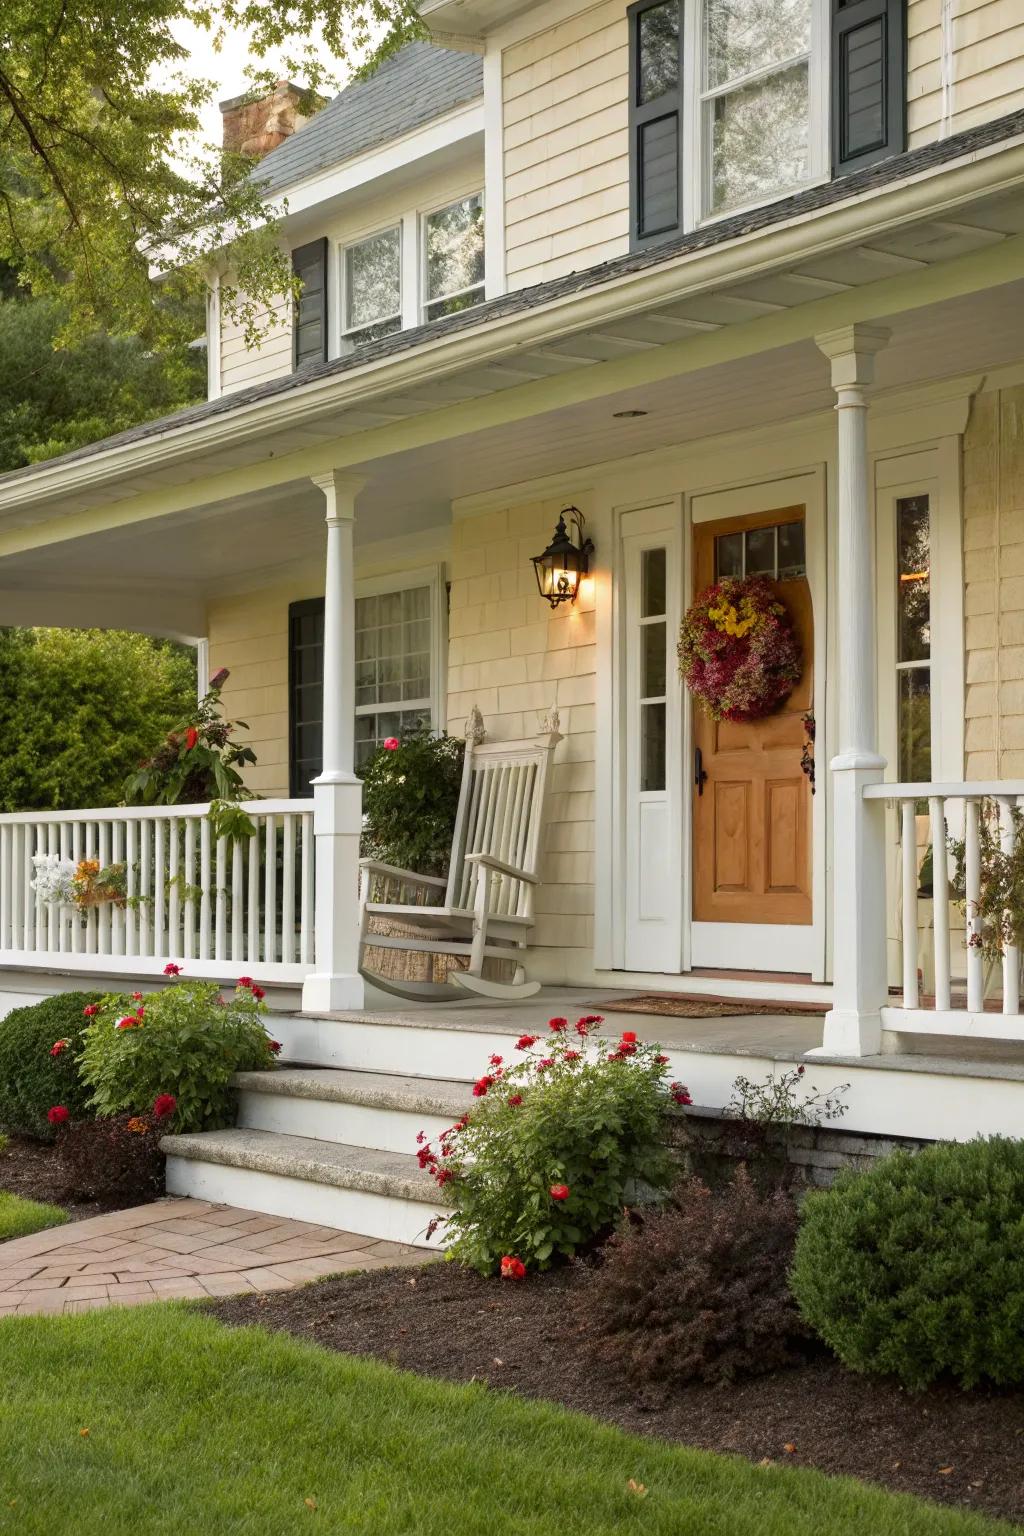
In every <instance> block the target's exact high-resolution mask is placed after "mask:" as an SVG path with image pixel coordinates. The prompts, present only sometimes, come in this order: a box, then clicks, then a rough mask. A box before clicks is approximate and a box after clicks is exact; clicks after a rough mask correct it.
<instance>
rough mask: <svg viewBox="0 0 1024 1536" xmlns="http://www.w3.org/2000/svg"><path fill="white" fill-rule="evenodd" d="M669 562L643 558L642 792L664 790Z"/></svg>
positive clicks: (662, 554) (657, 555) (656, 554)
mask: <svg viewBox="0 0 1024 1536" xmlns="http://www.w3.org/2000/svg"><path fill="white" fill-rule="evenodd" d="M666 572H667V560H666V551H665V550H664V549H645V550H644V551H643V553H642V555H641V557H640V692H639V706H640V790H641V793H643V792H644V791H645V790H663V789H664V788H665V777H666V737H665V728H666V714H667V703H668V693H667V688H668V666H667V655H668V615H667V610H666Z"/></svg>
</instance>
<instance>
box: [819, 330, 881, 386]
mask: <svg viewBox="0 0 1024 1536" xmlns="http://www.w3.org/2000/svg"><path fill="white" fill-rule="evenodd" d="M891 334H892V332H891V331H889V330H887V329H886V328H885V326H882V325H863V324H859V323H856V324H853V325H841V326H839V327H838V328H837V329H836V330H834V331H823V332H822V334H821V335H820V336H815V338H814V341H815V344H816V346H817V347H818V349H819V351H821V352H824V354H825V356H826V357H827V358H828V359H829V361H830V362H831V364H832V387H833V389H842V388H849V387H850V386H852V385H867V384H871V383H873V381H874V377H875V354H876V353H877V352H881V350H882V348H883V347H884V346H885V345H886V343H887V342H888V340H889V337H890V336H891Z"/></svg>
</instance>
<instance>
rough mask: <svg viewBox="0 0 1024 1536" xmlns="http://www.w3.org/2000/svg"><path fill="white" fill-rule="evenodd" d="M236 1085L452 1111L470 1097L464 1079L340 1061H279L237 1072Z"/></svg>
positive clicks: (458, 1110)
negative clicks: (265, 1068) (364, 1068)
mask: <svg viewBox="0 0 1024 1536" xmlns="http://www.w3.org/2000/svg"><path fill="white" fill-rule="evenodd" d="M234 1082H235V1086H236V1088H240V1089H242V1090H243V1091H244V1092H246V1093H266V1094H274V1095H278V1096H281V1097H285V1098H293V1099H320V1100H324V1101H326V1102H328V1103H332V1104H362V1105H365V1106H367V1107H370V1108H375V1109H395V1110H404V1111H406V1112H408V1113H416V1114H421V1115H444V1116H449V1115H450V1116H451V1118H452V1119H453V1120H455V1119H457V1118H458V1117H459V1115H461V1114H462V1113H463V1111H464V1110H465V1109H467V1108H468V1107H469V1106H470V1104H472V1102H473V1097H472V1092H471V1090H470V1085H469V1084H468V1083H459V1082H455V1081H452V1080H449V1079H442V1078H432V1077H401V1076H398V1075H392V1074H391V1073H389V1072H350V1071H346V1070H345V1069H344V1068H341V1067H277V1068H275V1069H274V1070H273V1071H271V1072H239V1073H236V1075H235V1079H234Z"/></svg>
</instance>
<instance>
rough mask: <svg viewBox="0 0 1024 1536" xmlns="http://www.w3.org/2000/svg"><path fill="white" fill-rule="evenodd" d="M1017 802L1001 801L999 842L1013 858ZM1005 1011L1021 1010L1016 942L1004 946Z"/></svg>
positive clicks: (1008, 855) (1018, 957) (1018, 958)
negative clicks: (1014, 818)
mask: <svg viewBox="0 0 1024 1536" xmlns="http://www.w3.org/2000/svg"><path fill="white" fill-rule="evenodd" d="M1015 809H1016V802H1015V801H1013V800H1010V799H1005V800H1000V802H999V843H1000V847H1001V848H1002V851H1003V853H1004V854H1005V855H1006V856H1007V858H1011V857H1012V855H1013V851H1014V846H1015V844H1016V841H1017V834H1016V828H1015V827H1014V822H1013V813H1014V810H1015ZM1003 1012H1004V1013H1011V1014H1012V1013H1019V1012H1020V949H1019V947H1018V945H1016V944H1005V945H1004V946H1003Z"/></svg>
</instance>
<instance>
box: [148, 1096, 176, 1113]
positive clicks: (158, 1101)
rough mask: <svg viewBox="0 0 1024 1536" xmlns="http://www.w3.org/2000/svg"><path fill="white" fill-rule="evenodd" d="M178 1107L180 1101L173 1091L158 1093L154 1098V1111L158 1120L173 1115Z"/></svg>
mask: <svg viewBox="0 0 1024 1536" xmlns="http://www.w3.org/2000/svg"><path fill="white" fill-rule="evenodd" d="M177 1107H178V1101H177V1099H176V1098H175V1097H174V1094H173V1093H158V1094H157V1096H156V1098H155V1099H154V1100H153V1113H154V1115H155V1116H156V1118H157V1119H158V1120H165V1119H166V1118H167V1116H168V1115H173V1114H174V1111H175V1110H176V1109H177Z"/></svg>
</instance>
